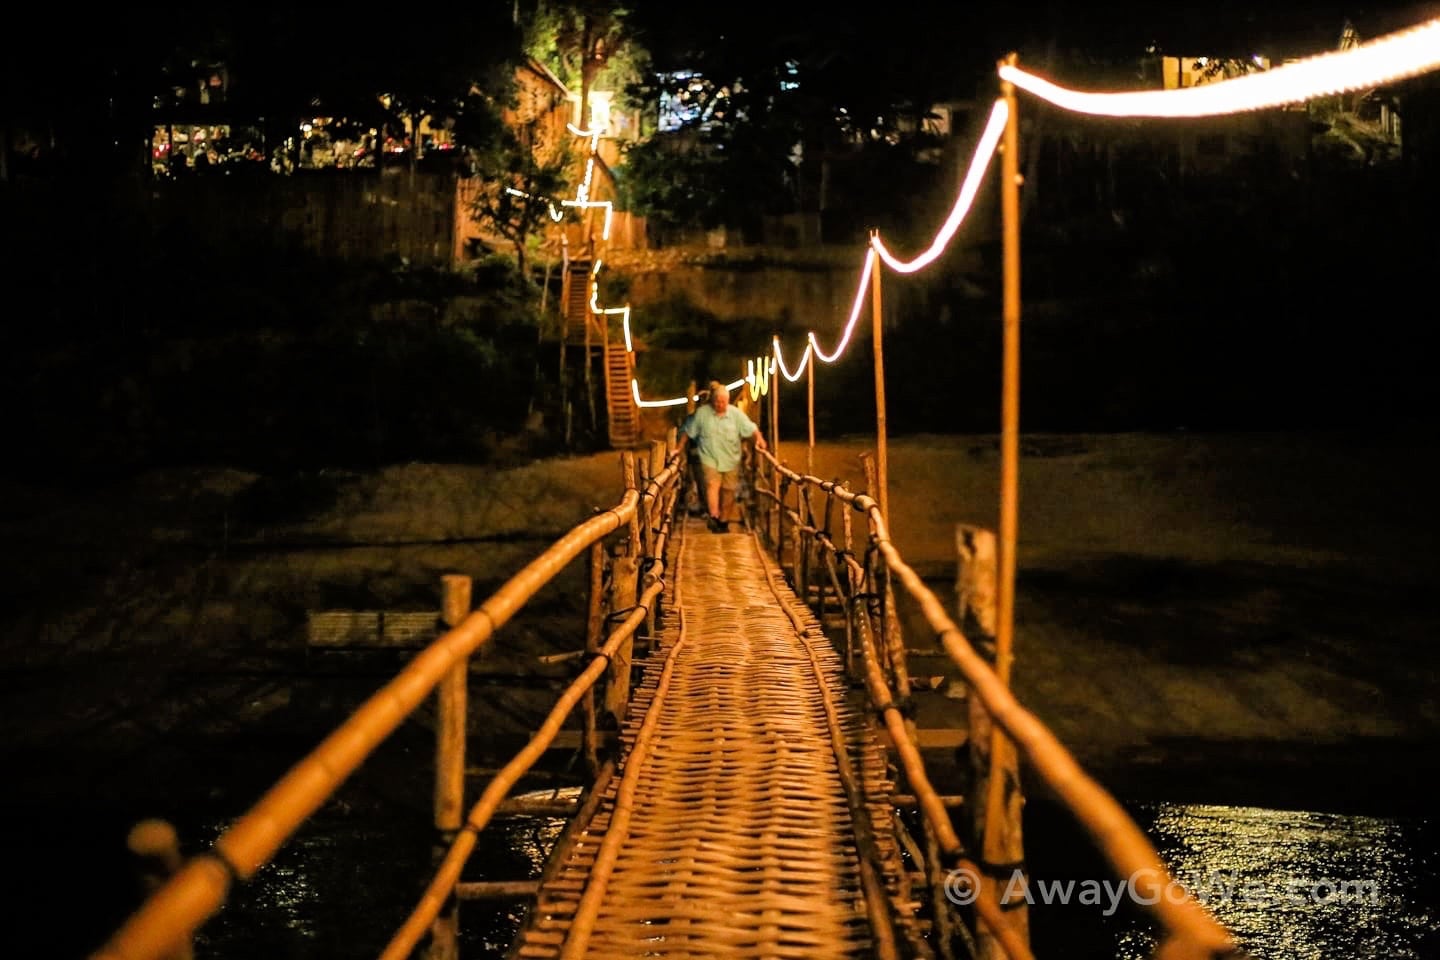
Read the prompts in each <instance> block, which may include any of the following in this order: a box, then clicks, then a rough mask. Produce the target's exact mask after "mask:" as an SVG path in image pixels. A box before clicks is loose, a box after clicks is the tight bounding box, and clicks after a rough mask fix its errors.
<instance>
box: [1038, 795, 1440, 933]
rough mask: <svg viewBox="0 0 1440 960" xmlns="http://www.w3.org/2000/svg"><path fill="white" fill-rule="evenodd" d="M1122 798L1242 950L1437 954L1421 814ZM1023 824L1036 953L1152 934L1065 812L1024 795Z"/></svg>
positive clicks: (1434, 888)
mask: <svg viewBox="0 0 1440 960" xmlns="http://www.w3.org/2000/svg"><path fill="white" fill-rule="evenodd" d="M1128 808H1129V810H1130V812H1131V815H1132V817H1133V818H1134V819H1135V821H1136V822H1137V823H1138V824H1139V825H1140V827H1141V828H1142V829H1144V830H1145V832H1146V834H1147V835H1148V836H1149V838H1150V840H1151V842H1152V843H1153V844H1154V845H1155V847H1156V850H1157V852H1158V853H1159V855H1160V857H1161V859H1162V860H1163V861H1164V862H1165V863H1166V865H1167V866H1168V867H1169V869H1170V872H1171V875H1172V877H1174V879H1175V880H1177V881H1178V882H1179V883H1180V884H1181V885H1182V886H1183V887H1184V889H1185V890H1186V891H1187V892H1188V893H1189V894H1190V895H1191V896H1192V897H1194V898H1195V899H1196V900H1199V901H1200V902H1201V903H1203V904H1204V905H1205V906H1206V907H1207V908H1208V909H1209V910H1210V912H1211V913H1212V914H1213V915H1214V916H1215V917H1216V919H1217V920H1219V921H1220V922H1221V923H1222V924H1223V925H1224V926H1225V927H1226V928H1227V929H1229V930H1230V931H1231V932H1232V933H1233V934H1234V935H1235V937H1236V939H1237V941H1238V942H1239V944H1240V946H1241V947H1242V948H1243V949H1244V950H1246V951H1247V952H1248V953H1249V955H1250V956H1251V957H1253V958H1254V960H1319V958H1357V960H1359V958H1376V960H1429V958H1435V957H1440V831H1437V829H1436V826H1437V825H1436V822H1435V821H1434V820H1433V819H1432V818H1429V817H1418V816H1408V815H1407V816H1393V817H1381V816H1366V815H1362V814H1356V813H1325V812H1319V811H1314V810H1277V809H1269V808H1265V807H1250V806H1225V805H1218V804H1188V803H1170V802H1145V803H1137V804H1129V805H1128ZM1025 829H1026V851H1027V853H1028V854H1029V856H1030V862H1031V868H1032V885H1031V887H1032V894H1031V896H1032V900H1033V902H1034V903H1035V906H1032V907H1031V908H1030V910H1031V913H1030V916H1031V918H1032V932H1033V941H1034V946H1035V949H1036V954H1037V956H1040V957H1045V956H1051V957H1058V956H1064V957H1067V958H1096V960H1098V958H1102V957H1103V958H1106V960H1110V958H1115V960H1147V958H1149V957H1150V956H1151V955H1152V953H1153V951H1154V949H1155V946H1156V942H1157V941H1156V928H1155V927H1154V925H1153V924H1152V922H1151V920H1150V918H1149V915H1148V912H1147V911H1145V910H1144V908H1142V907H1139V906H1137V905H1136V904H1135V903H1134V901H1133V899H1132V898H1131V897H1130V896H1129V895H1128V893H1127V892H1125V891H1124V890H1122V889H1121V888H1119V887H1117V886H1115V884H1116V883H1117V879H1116V878H1115V876H1114V874H1113V872H1112V871H1111V870H1110V869H1109V867H1108V865H1107V864H1105V863H1104V862H1103V861H1102V860H1101V858H1100V857H1099V855H1098V854H1097V853H1096V851H1095V850H1094V848H1093V847H1092V846H1091V845H1090V844H1089V842H1088V840H1086V839H1085V838H1084V836H1083V835H1082V834H1081V832H1080V831H1079V829H1078V827H1076V825H1075V824H1074V821H1073V820H1071V819H1070V817H1069V815H1068V814H1066V813H1064V812H1062V811H1060V810H1058V809H1055V808H1053V807H1049V806H1046V805H1043V804H1041V805H1038V806H1037V805H1032V806H1031V807H1027V810H1026V820H1025ZM1070 882H1073V884H1074V885H1073V887H1070V886H1067V883H1070ZM1103 882H1109V883H1110V884H1111V886H1109V887H1104V886H1102V883H1103ZM1047 883H1048V884H1049V885H1048V887H1046V886H1045V884H1047ZM1037 888H1038V889H1037ZM1087 889H1088V890H1089V891H1091V895H1090V896H1089V897H1088V901H1087V902H1082V901H1086V900H1087V898H1085V897H1084V896H1082V892H1083V891H1086V890H1087ZM1047 890H1048V902H1047V901H1046V899H1045V897H1046V896H1047V894H1046V891H1047Z"/></svg>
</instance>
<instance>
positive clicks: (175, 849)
mask: <svg viewBox="0 0 1440 960" xmlns="http://www.w3.org/2000/svg"><path fill="white" fill-rule="evenodd" d="M125 846H126V847H127V848H128V849H129V850H130V853H131V855H132V856H133V857H135V860H136V867H137V869H138V871H139V875H140V888H141V890H142V891H143V893H144V895H145V896H146V897H149V896H150V895H151V894H152V893H154V892H155V891H156V890H159V889H160V888H161V887H162V886H164V885H165V882H166V881H168V880H169V879H170V877H171V876H172V875H174V874H175V872H176V871H177V870H179V869H180V867H181V865H182V863H183V862H184V861H183V858H182V857H181V856H180V836H179V834H177V833H176V832H175V828H174V827H173V826H172V825H171V824H170V823H169V822H167V821H165V820H141V821H140V822H139V823H137V824H135V826H133V827H131V828H130V834H129V836H127V837H126V838H125ZM194 956H195V947H194V945H193V944H192V943H191V942H190V940H189V939H188V938H187V939H186V940H185V942H184V943H182V944H181V945H180V946H178V947H176V948H175V949H174V950H172V951H170V952H169V953H167V954H165V957H164V960H193V958H194Z"/></svg>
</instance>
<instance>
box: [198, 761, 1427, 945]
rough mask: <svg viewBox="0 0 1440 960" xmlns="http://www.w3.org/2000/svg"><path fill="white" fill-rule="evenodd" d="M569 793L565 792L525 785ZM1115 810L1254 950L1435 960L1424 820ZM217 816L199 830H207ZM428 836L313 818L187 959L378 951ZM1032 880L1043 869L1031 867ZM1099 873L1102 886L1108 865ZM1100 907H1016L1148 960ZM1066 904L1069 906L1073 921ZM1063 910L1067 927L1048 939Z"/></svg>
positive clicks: (510, 916) (524, 852)
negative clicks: (1125, 813) (1127, 815)
mask: <svg viewBox="0 0 1440 960" xmlns="http://www.w3.org/2000/svg"><path fill="white" fill-rule="evenodd" d="M578 795H579V790H578V788H566V789H562V790H558V791H556V790H546V791H539V792H536V793H531V794H525V796H527V797H535V798H566V799H574V798H576V797H577V796H578ZM1130 809H1131V813H1132V816H1134V817H1135V819H1136V821H1137V822H1138V823H1139V825H1140V826H1141V827H1142V828H1143V829H1144V830H1145V831H1146V833H1147V834H1148V835H1149V836H1150V838H1151V841H1152V842H1153V843H1154V844H1155V847H1156V849H1157V851H1158V853H1159V854H1160V857H1161V859H1162V860H1163V861H1164V862H1165V863H1166V864H1167V865H1168V866H1169V867H1170V869H1171V872H1172V874H1173V875H1174V876H1175V878H1176V879H1177V880H1179V881H1180V882H1181V883H1182V884H1183V885H1184V886H1185V887H1186V889H1187V890H1189V891H1190V892H1191V894H1192V895H1193V896H1195V897H1196V898H1197V899H1200V900H1201V901H1202V902H1203V903H1205V904H1206V905H1207V906H1208V907H1209V909H1210V910H1211V911H1212V912H1213V913H1214V914H1215V916H1216V918H1217V919H1218V920H1219V921H1220V922H1221V923H1223V924H1224V925H1225V926H1226V927H1227V928H1228V929H1230V930H1231V931H1232V932H1233V933H1234V934H1235V935H1236V937H1237V939H1238V940H1239V942H1240V944H1241V946H1242V947H1243V948H1244V949H1245V950H1246V951H1248V953H1249V955H1250V956H1251V957H1252V958H1254V960H1321V958H1325V960H1331V958H1349V960H1365V958H1376V960H1380V958H1384V960H1430V958H1436V957H1440V862H1437V860H1440V845H1437V837H1436V832H1435V825H1434V824H1433V822H1431V821H1429V820H1424V819H1384V818H1376V817H1364V816H1354V815H1347V814H1328V813H1314V812H1305V811H1286V810H1270V809H1264V808H1258V807H1227V806H1213V805H1197V804H1190V805H1186V804H1171V803H1158V804H1137V805H1134V806H1132V807H1131V808H1130ZM223 826H224V825H223V824H220V825H214V827H213V835H218V834H219V832H220V830H221V829H222V828H223ZM564 826H565V821H564V820H561V819H556V818H553V817H534V818H514V819H506V820H497V821H495V822H493V823H492V824H491V825H490V827H489V828H487V829H486V830H485V831H484V832H483V833H482V834H481V842H480V844H479V846H478V847H477V849H476V852H475V855H474V856H473V857H472V858H471V861H470V863H469V864H468V865H467V867H466V872H465V879H467V880H518V879H532V878H535V877H538V876H539V875H540V872H541V870H542V869H543V867H544V864H545V860H546V858H547V856H548V855H549V852H550V850H551V848H552V847H553V845H554V843H555V841H556V840H557V839H558V837H559V835H560V833H561V831H562V830H563V829H564ZM1029 830H1030V828H1029V826H1028V825H1027V834H1028V833H1029ZM1039 833H1043V831H1039ZM213 835H212V836H211V837H210V838H209V839H213ZM1035 839H1037V840H1041V838H1040V837H1039V836H1037V837H1036V838H1035ZM1070 839H1071V840H1073V839H1074V837H1073V835H1072V836H1071V837H1070ZM431 841H432V836H431V834H430V831H429V830H428V828H427V827H426V825H425V824H424V823H423V822H417V823H413V824H410V825H408V826H406V827H404V828H399V827H397V826H396V825H395V824H394V823H392V822H388V821H387V822H386V823H385V824H383V825H377V824H375V823H373V822H372V823H355V822H351V821H347V820H345V819H343V818H341V819H338V820H336V819H331V820H327V819H325V818H323V817H322V818H317V819H316V820H313V821H312V822H311V823H310V824H309V825H307V827H306V828H305V829H304V830H302V832H301V834H300V835H298V836H297V837H295V838H294V839H293V840H292V841H291V842H290V843H289V844H287V845H286V846H285V847H284V848H282V849H281V851H280V853H279V854H277V856H276V857H275V858H274V860H273V861H272V862H271V863H270V864H269V865H267V866H266V867H265V868H263V869H262V870H261V871H260V873H259V875H258V876H257V877H256V878H255V879H254V880H253V881H252V882H251V883H249V884H247V885H245V886H244V887H242V888H241V889H240V890H239V891H237V894H236V897H235V899H234V901H233V902H232V903H231V904H230V905H229V906H227V907H226V908H225V910H223V911H222V912H221V913H220V914H219V915H218V916H217V917H215V918H214V919H213V920H212V921H211V922H210V923H209V924H207V925H206V926H205V927H204V928H202V930H201V933H200V936H199V938H198V939H197V947H198V948H199V949H198V950H197V955H198V956H204V957H207V958H210V960H242V958H244V960H249V958H251V957H256V956H270V957H276V958H280V957H284V958H293V960H310V958H315V960H321V958H330V957H334V956H339V955H343V956H361V955H363V956H373V955H375V954H378V953H379V952H380V950H381V948H382V947H383V946H384V945H385V944H386V943H387V942H388V941H389V938H390V936H391V935H392V934H393V933H394V932H395V930H396V929H398V928H399V926H400V924H401V923H402V922H403V921H404V919H405V917H406V916H407V915H408V913H409V912H410V910H411V909H412V908H413V907H414V905H415V903H416V902H417V900H418V899H419V897H420V894H421V892H422V891H423V889H424V885H425V884H426V883H427V882H428V880H429V878H430V876H431V874H432V866H431V864H432V862H433V861H432V859H431V856H432V853H431ZM1027 841H1028V837H1027ZM1041 842H1049V843H1055V842H1057V838H1055V837H1050V838H1046V839H1044V840H1041ZM1028 845H1029V844H1028V842H1027V846H1028ZM1032 852H1036V853H1038V852H1039V851H1038V850H1037V851H1032ZM1049 852H1052V853H1053V852H1054V851H1053V849H1052V850H1051V851H1049ZM1077 869H1078V870H1081V871H1082V872H1081V873H1074V872H1072V873H1071V874H1070V875H1071V876H1075V877H1080V876H1083V875H1085V874H1089V875H1093V874H1094V873H1095V872H1096V871H1094V870H1093V869H1092V868H1091V867H1090V866H1086V867H1083V868H1079V867H1077ZM1033 879H1037V880H1038V879H1044V878H1043V877H1042V876H1041V874H1040V873H1039V872H1038V871H1037V873H1036V876H1035V877H1034V878H1033ZM1103 879H1105V880H1108V881H1110V882H1112V883H1113V882H1114V879H1113V877H1112V876H1111V875H1109V874H1104V876H1103ZM523 909H524V904H523V902H522V901H518V900H517V901H492V902H471V903H466V904H464V905H462V907H461V922H460V929H461V951H462V956H464V957H467V958H475V957H485V956H492V957H493V956H501V955H503V954H504V953H505V951H506V950H507V948H508V946H509V944H510V942H511V941H512V940H513V939H514V937H515V935H516V933H517V932H518V930H519V926H520V923H521V921H522V919H523ZM1101 909H1102V908H1101V907H1098V906H1094V905H1091V906H1080V907H1077V906H1076V905H1075V904H1074V903H1071V904H1069V905H1067V906H1064V907H1061V906H1058V905H1055V904H1050V903H1039V904H1036V905H1035V906H1032V907H1031V917H1032V925H1033V924H1039V925H1042V926H1043V925H1047V924H1048V925H1050V926H1051V927H1052V932H1051V934H1050V937H1051V939H1055V940H1058V942H1060V943H1063V944H1064V948H1063V949H1056V947H1055V945H1053V944H1052V945H1049V948H1048V949H1042V944H1041V943H1039V942H1037V944H1036V947H1037V950H1036V953H1037V956H1040V957H1042V958H1044V957H1059V956H1065V957H1068V958H1080V957H1085V958H1090V957H1106V958H1110V957H1114V958H1117V960H1151V958H1152V956H1153V953H1154V949H1155V939H1154V936H1153V932H1152V929H1153V928H1152V927H1151V926H1150V924H1149V921H1148V919H1147V917H1146V915H1145V914H1142V913H1140V912H1138V911H1135V910H1133V909H1127V908H1122V909H1121V910H1120V911H1119V912H1117V913H1116V914H1115V915H1114V916H1113V917H1109V918H1107V919H1105V920H1104V921H1103V922H1101V923H1099V924H1097V923H1096V922H1094V921H1095V919H1096V918H1095V917H1094V916H1093V914H1095V913H1096V912H1098V911H1100V910H1101ZM1076 911H1083V912H1084V918H1083V919H1082V920H1080V921H1079V922H1078V923H1075V920H1076V918H1078V917H1080V916H1081V914H1080V913H1077V912H1076ZM1067 912H1068V913H1069V917H1070V920H1069V923H1070V924H1072V925H1073V926H1074V929H1073V930H1065V931H1063V932H1061V933H1060V934H1059V936H1058V937H1057V935H1056V932H1054V931H1055V929H1056V928H1057V925H1058V926H1065V925H1066V924H1067V920H1066V914H1067Z"/></svg>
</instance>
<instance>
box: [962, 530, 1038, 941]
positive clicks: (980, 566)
mask: <svg viewBox="0 0 1440 960" xmlns="http://www.w3.org/2000/svg"><path fill="white" fill-rule="evenodd" d="M955 547H956V555H957V558H958V563H957V567H956V578H955V593H956V607H957V612H958V613H959V616H960V622H961V623H963V624H965V629H966V630H967V631H969V632H970V633H971V634H972V636H973V643H974V645H975V647H976V648H977V649H985V648H987V647H993V645H994V639H995V625H996V620H997V613H996V588H995V580H996V557H995V534H994V533H993V532H991V531H989V530H985V529H983V528H980V527H973V526H969V525H966V524H958V525H957V526H956V529H955ZM966 712H967V714H968V718H969V728H970V737H969V753H970V771H971V793H972V795H973V796H974V797H975V798H976V802H975V803H974V804H972V805H971V807H970V815H971V824H970V829H971V835H972V837H973V838H974V839H975V841H976V842H975V847H976V848H977V849H978V850H980V857H979V859H980V860H981V861H982V862H983V863H985V864H988V865H990V866H991V867H998V868H1000V869H999V870H998V871H986V872H984V873H983V875H982V876H981V878H980V885H979V896H981V897H985V898H986V899H988V900H989V901H990V902H992V903H994V904H996V905H997V906H998V905H999V897H1000V893H1001V891H1003V890H1008V889H1011V888H1012V886H1013V885H1012V884H1011V883H1010V875H1009V874H1006V873H1005V872H1004V871H1005V868H1007V867H1008V868H1009V869H1014V870H1023V863H1024V859H1025V857H1024V843H1023V836H1022V829H1021V815H1022V810H1023V807H1024V796H1023V794H1022V793H1021V790H1020V771H1019V761H1018V758H1017V755H1016V752H1015V747H1014V744H1013V743H1012V741H1011V740H1010V738H1009V737H1007V736H1005V735H1004V734H1003V732H1001V730H1000V728H999V726H998V725H997V724H995V723H994V721H993V719H992V718H991V716H990V713H989V711H988V710H986V709H985V705H984V704H983V703H982V702H981V700H980V698H979V697H977V696H974V695H973V693H972V694H971V695H970V696H969V697H968V698H967V700H966ZM997 877H998V879H997ZM1012 892H1014V893H1017V894H1020V895H1019V896H1017V897H1015V898H1014V899H1013V900H1012V902H1011V903H1010V904H1008V905H1007V907H1006V910H1005V913H1004V916H1005V917H1006V919H1007V920H1008V921H1009V924H1010V927H1011V930H1012V932H1013V933H1015V934H1016V935H1018V936H1019V937H1021V938H1022V939H1024V940H1025V942H1027V943H1028V942H1029V916H1028V913H1027V907H1026V902H1025V899H1024V896H1023V893H1022V892H1021V888H1019V887H1018V886H1017V887H1016V888H1015V889H1014V890H1013V891H1012ZM976 936H977V942H978V949H977V952H976V956H977V957H978V958H980V960H1000V958H1003V957H1005V956H1006V954H1005V952H1004V950H1003V948H1002V947H1001V946H1000V944H999V943H998V941H997V940H996V938H995V937H994V936H993V935H992V934H991V932H990V931H989V930H988V929H987V928H984V927H982V928H981V929H979V930H978V931H977V935H976Z"/></svg>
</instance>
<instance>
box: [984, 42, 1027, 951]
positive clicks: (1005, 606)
mask: <svg viewBox="0 0 1440 960" xmlns="http://www.w3.org/2000/svg"><path fill="white" fill-rule="evenodd" d="M1015 61H1016V55H1015V54H1014V53H1011V54H1010V55H1009V56H1007V57H1006V58H1005V61H1004V62H1005V63H1006V64H1008V65H1010V66H1014V65H1015ZM1000 95H1001V96H1002V97H1004V98H1005V105H1006V107H1008V108H1009V114H1008V117H1007V119H1006V123H1005V134H1004V137H1003V139H1002V141H1001V155H1000V160H1001V165H1000V215H1001V220H1002V224H1003V228H1004V229H1003V245H1002V249H1003V251H1004V302H1003V306H1002V322H1003V326H1004V347H1003V362H1002V377H1001V380H1002V394H1001V406H1000V538H999V544H998V549H997V556H998V564H997V570H996V615H995V673H996V675H997V676H998V677H999V678H1000V681H1001V682H1002V683H1005V684H1008V683H1009V682H1010V668H1011V664H1012V663H1013V662H1014V647H1015V643H1014V638H1015V569H1016V543H1017V540H1018V533H1019V526H1020V181H1021V178H1020V120H1019V116H1018V112H1017V102H1016V97H1015V87H1014V85H1013V84H1011V83H1010V82H1008V81H1002V82H1001V84H1000ZM990 736H991V745H990V778H989V783H988V784H987V787H986V791H985V797H984V804H985V832H984V837H983V840H982V856H983V858H984V859H985V860H987V861H989V862H990V863H1017V862H1019V861H1020V860H1021V857H1020V855H1019V853H1020V850H1021V846H1022V844H1021V835H1020V807H1021V804H1022V802H1023V800H1022V797H1021V794H1020V782H1019V765H1018V761H1017V758H1016V755H1015V746H1014V744H1013V743H1012V742H1011V741H1010V739H1009V738H1008V737H1006V736H1005V735H1004V733H1003V732H1002V731H1001V730H1000V728H999V727H998V726H997V727H992V730H991V734H990ZM987 887H988V889H987ZM993 887H994V885H993V882H991V881H989V880H988V879H987V880H986V881H985V882H982V885H981V896H987V895H988V896H991V897H994V896H995V895H996V891H995V890H994V888H993ZM1020 906H1022V907H1023V903H1022V904H1021V905H1020ZM1007 916H1008V917H1009V919H1010V920H1011V923H1012V925H1013V926H1014V927H1015V932H1016V933H1017V934H1020V935H1021V936H1024V937H1025V938H1026V940H1027V942H1028V923H1027V917H1026V915H1025V913H1024V912H1023V910H1021V909H1016V910H1013V911H1011V912H1009V913H1008V914H1007Z"/></svg>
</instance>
